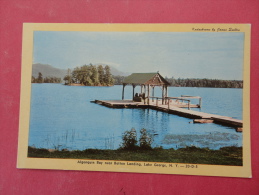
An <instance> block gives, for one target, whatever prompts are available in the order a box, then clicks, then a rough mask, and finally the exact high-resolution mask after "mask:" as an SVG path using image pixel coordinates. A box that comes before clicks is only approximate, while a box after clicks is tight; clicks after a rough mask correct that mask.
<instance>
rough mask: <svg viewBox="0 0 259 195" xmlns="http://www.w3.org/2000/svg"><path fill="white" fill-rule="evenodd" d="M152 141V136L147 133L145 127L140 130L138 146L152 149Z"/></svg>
mask: <svg viewBox="0 0 259 195" xmlns="http://www.w3.org/2000/svg"><path fill="white" fill-rule="evenodd" d="M153 141H154V139H153V136H151V135H150V134H148V132H147V130H146V129H141V130H140V138H139V147H140V148H141V149H152V147H151V144H152V143H153Z"/></svg>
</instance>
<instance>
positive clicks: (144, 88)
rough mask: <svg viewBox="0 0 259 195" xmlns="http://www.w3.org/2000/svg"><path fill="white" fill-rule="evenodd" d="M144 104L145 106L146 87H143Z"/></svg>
mask: <svg viewBox="0 0 259 195" xmlns="http://www.w3.org/2000/svg"><path fill="white" fill-rule="evenodd" d="M144 104H146V85H144Z"/></svg>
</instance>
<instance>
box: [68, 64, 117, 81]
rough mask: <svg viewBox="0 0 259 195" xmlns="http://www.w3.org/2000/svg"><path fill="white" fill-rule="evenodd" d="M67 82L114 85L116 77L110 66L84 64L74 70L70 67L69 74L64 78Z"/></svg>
mask: <svg viewBox="0 0 259 195" xmlns="http://www.w3.org/2000/svg"><path fill="white" fill-rule="evenodd" d="M63 80H64V81H65V84H67V85H69V84H81V85H85V86H112V85H114V79H113V76H112V74H111V70H110V67H109V66H108V65H106V66H105V67H103V66H102V65H98V66H96V65H92V64H90V65H83V66H81V67H76V68H74V69H73V70H72V71H71V69H68V73H67V75H66V76H65V77H64V79H63Z"/></svg>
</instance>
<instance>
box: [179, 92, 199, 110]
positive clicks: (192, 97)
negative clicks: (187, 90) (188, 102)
mask: <svg viewBox="0 0 259 195" xmlns="http://www.w3.org/2000/svg"><path fill="white" fill-rule="evenodd" d="M181 98H188V99H199V104H198V106H199V108H201V100H202V98H201V97H200V96H191V95H181Z"/></svg>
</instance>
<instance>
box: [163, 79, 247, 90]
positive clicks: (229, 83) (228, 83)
mask: <svg viewBox="0 0 259 195" xmlns="http://www.w3.org/2000/svg"><path fill="white" fill-rule="evenodd" d="M166 80H167V81H168V82H169V83H170V85H171V86H173V87H211V88H243V81H239V80H219V79H181V78H178V79H175V78H173V77H172V78H166Z"/></svg>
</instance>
